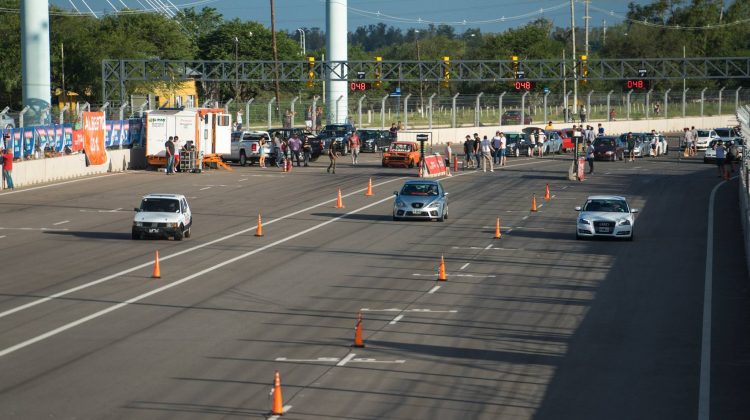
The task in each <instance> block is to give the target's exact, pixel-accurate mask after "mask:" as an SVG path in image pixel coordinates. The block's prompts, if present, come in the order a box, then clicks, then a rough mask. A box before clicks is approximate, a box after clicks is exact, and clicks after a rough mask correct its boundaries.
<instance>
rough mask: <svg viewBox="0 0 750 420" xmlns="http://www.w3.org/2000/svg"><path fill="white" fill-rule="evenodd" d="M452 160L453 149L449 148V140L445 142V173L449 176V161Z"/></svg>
mask: <svg viewBox="0 0 750 420" xmlns="http://www.w3.org/2000/svg"><path fill="white" fill-rule="evenodd" d="M452 160H453V150H452V149H451V142H447V143H446V144H445V173H446V174H448V176H450V174H451V161H452Z"/></svg>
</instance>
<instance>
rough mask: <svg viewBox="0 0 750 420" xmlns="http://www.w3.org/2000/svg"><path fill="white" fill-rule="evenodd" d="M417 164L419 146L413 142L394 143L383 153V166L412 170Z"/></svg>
mask: <svg viewBox="0 0 750 420" xmlns="http://www.w3.org/2000/svg"><path fill="white" fill-rule="evenodd" d="M418 163H419V144H418V143H417V142H415V141H394V142H393V143H391V146H390V147H389V148H388V150H386V151H385V152H383V166H403V167H409V168H413V167H414V166H416V165H417V164H418Z"/></svg>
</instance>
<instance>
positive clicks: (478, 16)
mask: <svg viewBox="0 0 750 420" xmlns="http://www.w3.org/2000/svg"><path fill="white" fill-rule="evenodd" d="M84 1H86V3H87V4H88V5H89V6H90V7H91V9H93V10H94V11H95V12H97V13H101V12H103V11H106V12H111V11H112V6H111V5H110V4H109V3H108V2H110V3H112V4H113V5H115V7H122V5H123V4H125V5H127V6H128V7H130V8H135V9H143V8H144V7H145V8H150V7H152V6H149V5H153V4H156V2H157V1H159V2H162V3H164V4H169V3H168V0H51V2H52V3H54V4H56V5H58V6H59V7H62V8H64V9H68V10H71V9H72V8H73V7H72V5H71V3H72V4H75V6H76V7H77V8H78V9H79V10H80V11H82V12H83V11H86V10H87V8H86V6H85V5H84V3H83V2H84ZM171 2H172V3H173V4H174V5H176V6H177V7H189V6H190V5H192V6H193V7H195V8H196V9H200V8H202V7H213V8H216V9H218V10H219V12H221V13H222V14H223V15H224V16H225V17H227V18H234V17H239V18H241V19H243V20H254V21H258V22H261V23H264V24H266V25H270V21H271V19H270V1H269V0H239V1H238V0H171ZM634 2H635V3H640V4H648V3H651V1H650V0H634ZM627 3H628V1H625V0H591V6H592V10H591V12H590V14H591V25H592V26H600V25H601V24H602V21H603V20H604V19H606V20H607V24H608V25H609V24H612V23H616V22H618V21H620V20H621V18H619V17H618V16H617V14H619V15H623V14H625V12H627ZM275 4H276V24H277V26H278V27H279V28H280V29H286V30H294V29H296V28H300V27H306V28H312V27H320V28H324V27H325V0H275ZM348 7H349V10H350V11H349V30H353V29H354V28H356V27H357V26H362V25H369V24H376V23H379V22H384V23H386V24H387V25H392V26H397V27H400V28H411V27H416V28H418V27H420V26H422V27H424V26H426V24H427V22H429V21H432V22H436V23H439V22H453V23H455V24H454V25H453V26H455V28H456V32H457V33H461V32H463V31H464V29H465V28H480V29H481V30H482V31H483V32H497V31H502V30H504V29H507V28H510V27H516V26H521V25H523V24H524V23H527V22H529V21H532V20H534V19H536V18H537V17H542V16H543V17H545V18H547V19H550V20H552V21H553V22H554V24H555V25H556V26H566V27H568V26H569V25H570V1H569V0H524V1H519V0H349V1H348ZM575 8H576V25H581V26H583V19H582V17H583V15H584V6H583V2H582V0H579V2H578V3H576V5H575ZM594 8H596V9H603V10H604V11H613V12H615V15H611V14H608V13H605V12H604V11H602V10H594ZM542 9H545V10H544V11H543V12H540V10H542ZM378 12H379V13H380V14H379V15H378ZM420 19H421V21H422V22H424V23H420ZM464 21H466V24H463V23H462V22H464Z"/></svg>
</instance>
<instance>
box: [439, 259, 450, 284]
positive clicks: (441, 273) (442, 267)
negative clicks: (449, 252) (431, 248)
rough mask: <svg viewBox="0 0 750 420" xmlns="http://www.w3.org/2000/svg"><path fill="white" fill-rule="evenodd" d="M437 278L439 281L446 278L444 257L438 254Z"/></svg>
mask: <svg viewBox="0 0 750 420" xmlns="http://www.w3.org/2000/svg"><path fill="white" fill-rule="evenodd" d="M438 280H440V281H446V280H448V278H447V276H446V275H445V259H444V258H443V256H442V255H441V256H440V269H439V270H438Z"/></svg>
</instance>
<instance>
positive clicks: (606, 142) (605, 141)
mask: <svg viewBox="0 0 750 420" xmlns="http://www.w3.org/2000/svg"><path fill="white" fill-rule="evenodd" d="M614 145H615V140H614V139H602V138H599V139H596V140H594V146H599V147H602V146H612V147H614Z"/></svg>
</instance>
